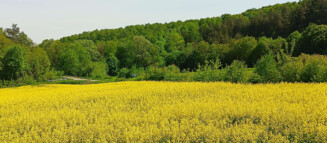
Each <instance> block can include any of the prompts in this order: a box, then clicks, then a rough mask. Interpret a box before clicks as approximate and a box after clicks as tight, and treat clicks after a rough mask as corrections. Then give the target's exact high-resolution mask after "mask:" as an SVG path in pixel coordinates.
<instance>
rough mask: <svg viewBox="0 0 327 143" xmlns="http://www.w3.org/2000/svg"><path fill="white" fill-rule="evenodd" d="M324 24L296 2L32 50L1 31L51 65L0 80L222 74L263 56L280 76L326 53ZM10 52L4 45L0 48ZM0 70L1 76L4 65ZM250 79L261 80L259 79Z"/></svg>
mask: <svg viewBox="0 0 327 143" xmlns="http://www.w3.org/2000/svg"><path fill="white" fill-rule="evenodd" d="M324 24H327V0H302V1H299V2H292V3H284V4H276V5H272V6H266V7H262V8H260V9H250V10H247V11H245V12H243V13H241V14H236V15H229V14H224V15H222V16H220V17H212V18H204V19H199V20H187V21H177V22H170V23H164V24H163V23H155V24H145V25H134V26H127V27H125V28H119V29H103V30H95V31H91V32H84V33H81V34H76V35H72V36H69V37H63V38H61V39H59V40H53V39H48V40H44V41H43V42H42V43H41V44H40V45H38V46H34V45H33V44H30V42H27V43H26V40H25V41H24V40H23V41H19V40H17V37H19V35H18V34H19V32H18V33H17V32H16V33H8V30H9V31H10V30H12V31H14V27H13V28H12V29H10V28H8V29H6V30H5V31H4V32H2V33H3V34H2V35H3V36H5V37H6V38H7V39H11V40H12V41H14V43H15V44H18V45H23V46H25V47H40V48H41V49H42V50H41V51H42V52H44V51H45V52H46V53H47V54H43V56H47V57H44V58H45V59H48V60H49V62H50V65H51V66H50V67H48V66H47V63H45V64H43V65H40V64H37V65H31V64H30V65H29V66H27V67H26V68H24V67H23V66H21V67H20V68H15V67H8V68H13V69H10V71H6V72H5V71H2V73H9V74H11V75H13V74H14V75H16V76H11V77H9V78H8V75H2V76H3V77H2V79H3V80H16V79H19V78H20V77H24V76H25V75H28V76H33V77H34V79H35V78H36V77H38V76H41V75H42V76H44V78H43V79H48V78H47V77H48V74H47V72H44V71H42V72H39V69H42V70H45V71H47V70H49V69H52V71H53V72H52V73H51V75H61V74H64V75H72V76H81V77H93V78H98V79H101V78H107V77H108V75H109V76H117V75H118V76H119V77H125V78H129V77H132V75H137V73H136V71H140V72H141V73H142V71H143V73H144V71H145V72H146V71H148V72H150V70H151V69H153V70H158V69H165V68H167V67H168V66H172V65H174V66H176V68H177V70H178V71H179V72H181V71H183V72H195V71H199V70H200V71H203V69H201V68H199V67H201V66H206V65H207V66H208V63H211V64H209V66H213V64H212V63H216V64H219V65H220V66H219V68H218V69H222V68H228V67H229V66H230V65H231V64H233V63H235V62H236V63H237V61H241V63H240V64H239V65H240V66H239V67H248V68H255V67H256V65H257V63H258V61H259V60H260V59H262V58H263V57H264V56H265V55H272V56H273V59H274V60H275V62H276V64H273V67H274V68H273V69H278V70H279V71H278V72H284V71H281V69H280V68H281V67H282V66H283V65H285V64H286V63H288V62H289V61H294V60H300V59H298V58H296V57H298V56H300V55H301V54H310V55H312V54H319V55H325V54H327V46H326V45H327V44H326V43H327V38H326V37H327V36H326V35H327V27H326V26H325V25H324ZM21 35H22V36H21V37H24V36H25V39H28V37H27V36H26V35H24V34H21ZM23 39H24V38H23ZM24 42H25V43H24ZM26 45H27V46H26ZM11 47H12V46H6V45H3V46H1V47H0V50H1V49H9V48H11ZM29 49H31V48H27V51H28V50H29ZM38 49H39V48H38ZM25 50H26V48H25ZM27 53H28V52H27ZM1 54H2V55H3V56H2V57H1V55H0V60H1V61H2V62H3V63H7V62H6V61H5V58H4V55H5V54H6V52H2V53H1ZM302 57H306V56H302ZM22 59H23V60H22V61H24V60H27V61H31V60H30V59H28V58H26V59H25V58H22ZM46 61H47V60H46ZM302 61H303V62H302V64H306V63H305V62H304V60H302ZM30 63H40V62H30ZM19 65H23V64H19ZM275 66H276V67H275ZM8 68H6V69H8ZM31 68H34V70H31ZM2 69H3V70H6V69H4V67H3V66H2ZM55 71H59V72H55ZM33 72H34V73H33ZM154 72H157V71H154ZM17 73H19V74H17ZM21 73H27V74H25V75H21ZM316 73H318V72H316ZM256 74H258V75H259V76H261V78H263V76H265V75H263V74H260V73H258V72H256ZM280 74H282V73H280ZM280 74H277V75H280ZM299 74H300V73H299ZM138 75H140V74H138ZM159 76H161V77H160V78H155V79H162V75H159ZM254 76H257V75H254ZM312 76H313V77H314V76H315V75H312ZM5 77H6V78H5ZM279 78H280V79H282V78H284V77H279ZM298 78H299V77H298ZM221 79H222V78H221ZM37 80H39V79H37ZM283 80H284V81H285V79H283ZM278 81H279V80H278ZM297 81H303V80H302V79H298V80H297ZM311 81H313V80H311Z"/></svg>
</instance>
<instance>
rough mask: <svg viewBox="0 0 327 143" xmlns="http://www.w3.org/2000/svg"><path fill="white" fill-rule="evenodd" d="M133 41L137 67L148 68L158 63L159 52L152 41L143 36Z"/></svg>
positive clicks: (134, 38)
mask: <svg viewBox="0 0 327 143" xmlns="http://www.w3.org/2000/svg"><path fill="white" fill-rule="evenodd" d="M133 41H134V48H133V55H134V58H135V59H134V63H135V64H136V66H137V67H148V66H150V65H152V64H154V63H157V62H158V56H159V53H158V50H157V49H156V48H154V47H153V45H152V44H151V42H150V41H148V40H146V39H145V38H144V37H143V36H135V37H133Z"/></svg>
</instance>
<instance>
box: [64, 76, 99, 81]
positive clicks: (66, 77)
mask: <svg viewBox="0 0 327 143" xmlns="http://www.w3.org/2000/svg"><path fill="white" fill-rule="evenodd" d="M62 78H64V79H72V80H89V81H98V80H92V79H83V78H77V77H70V76H63V77H62Z"/></svg>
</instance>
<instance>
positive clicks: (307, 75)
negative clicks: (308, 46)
mask: <svg viewBox="0 0 327 143" xmlns="http://www.w3.org/2000/svg"><path fill="white" fill-rule="evenodd" d="M299 58H300V59H301V60H302V61H303V63H304V67H303V70H302V71H301V73H300V78H301V81H303V82H325V81H327V79H326V67H327V58H326V57H325V56H321V55H312V56H310V55H301V56H300V57H299Z"/></svg>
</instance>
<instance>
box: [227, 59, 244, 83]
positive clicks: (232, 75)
mask: <svg viewBox="0 0 327 143" xmlns="http://www.w3.org/2000/svg"><path fill="white" fill-rule="evenodd" d="M225 80H226V81H230V82H235V83H237V82H245V81H247V70H246V65H245V63H244V62H242V61H238V60H235V61H233V63H232V64H231V65H230V66H228V67H227V68H226V74H225Z"/></svg>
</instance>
